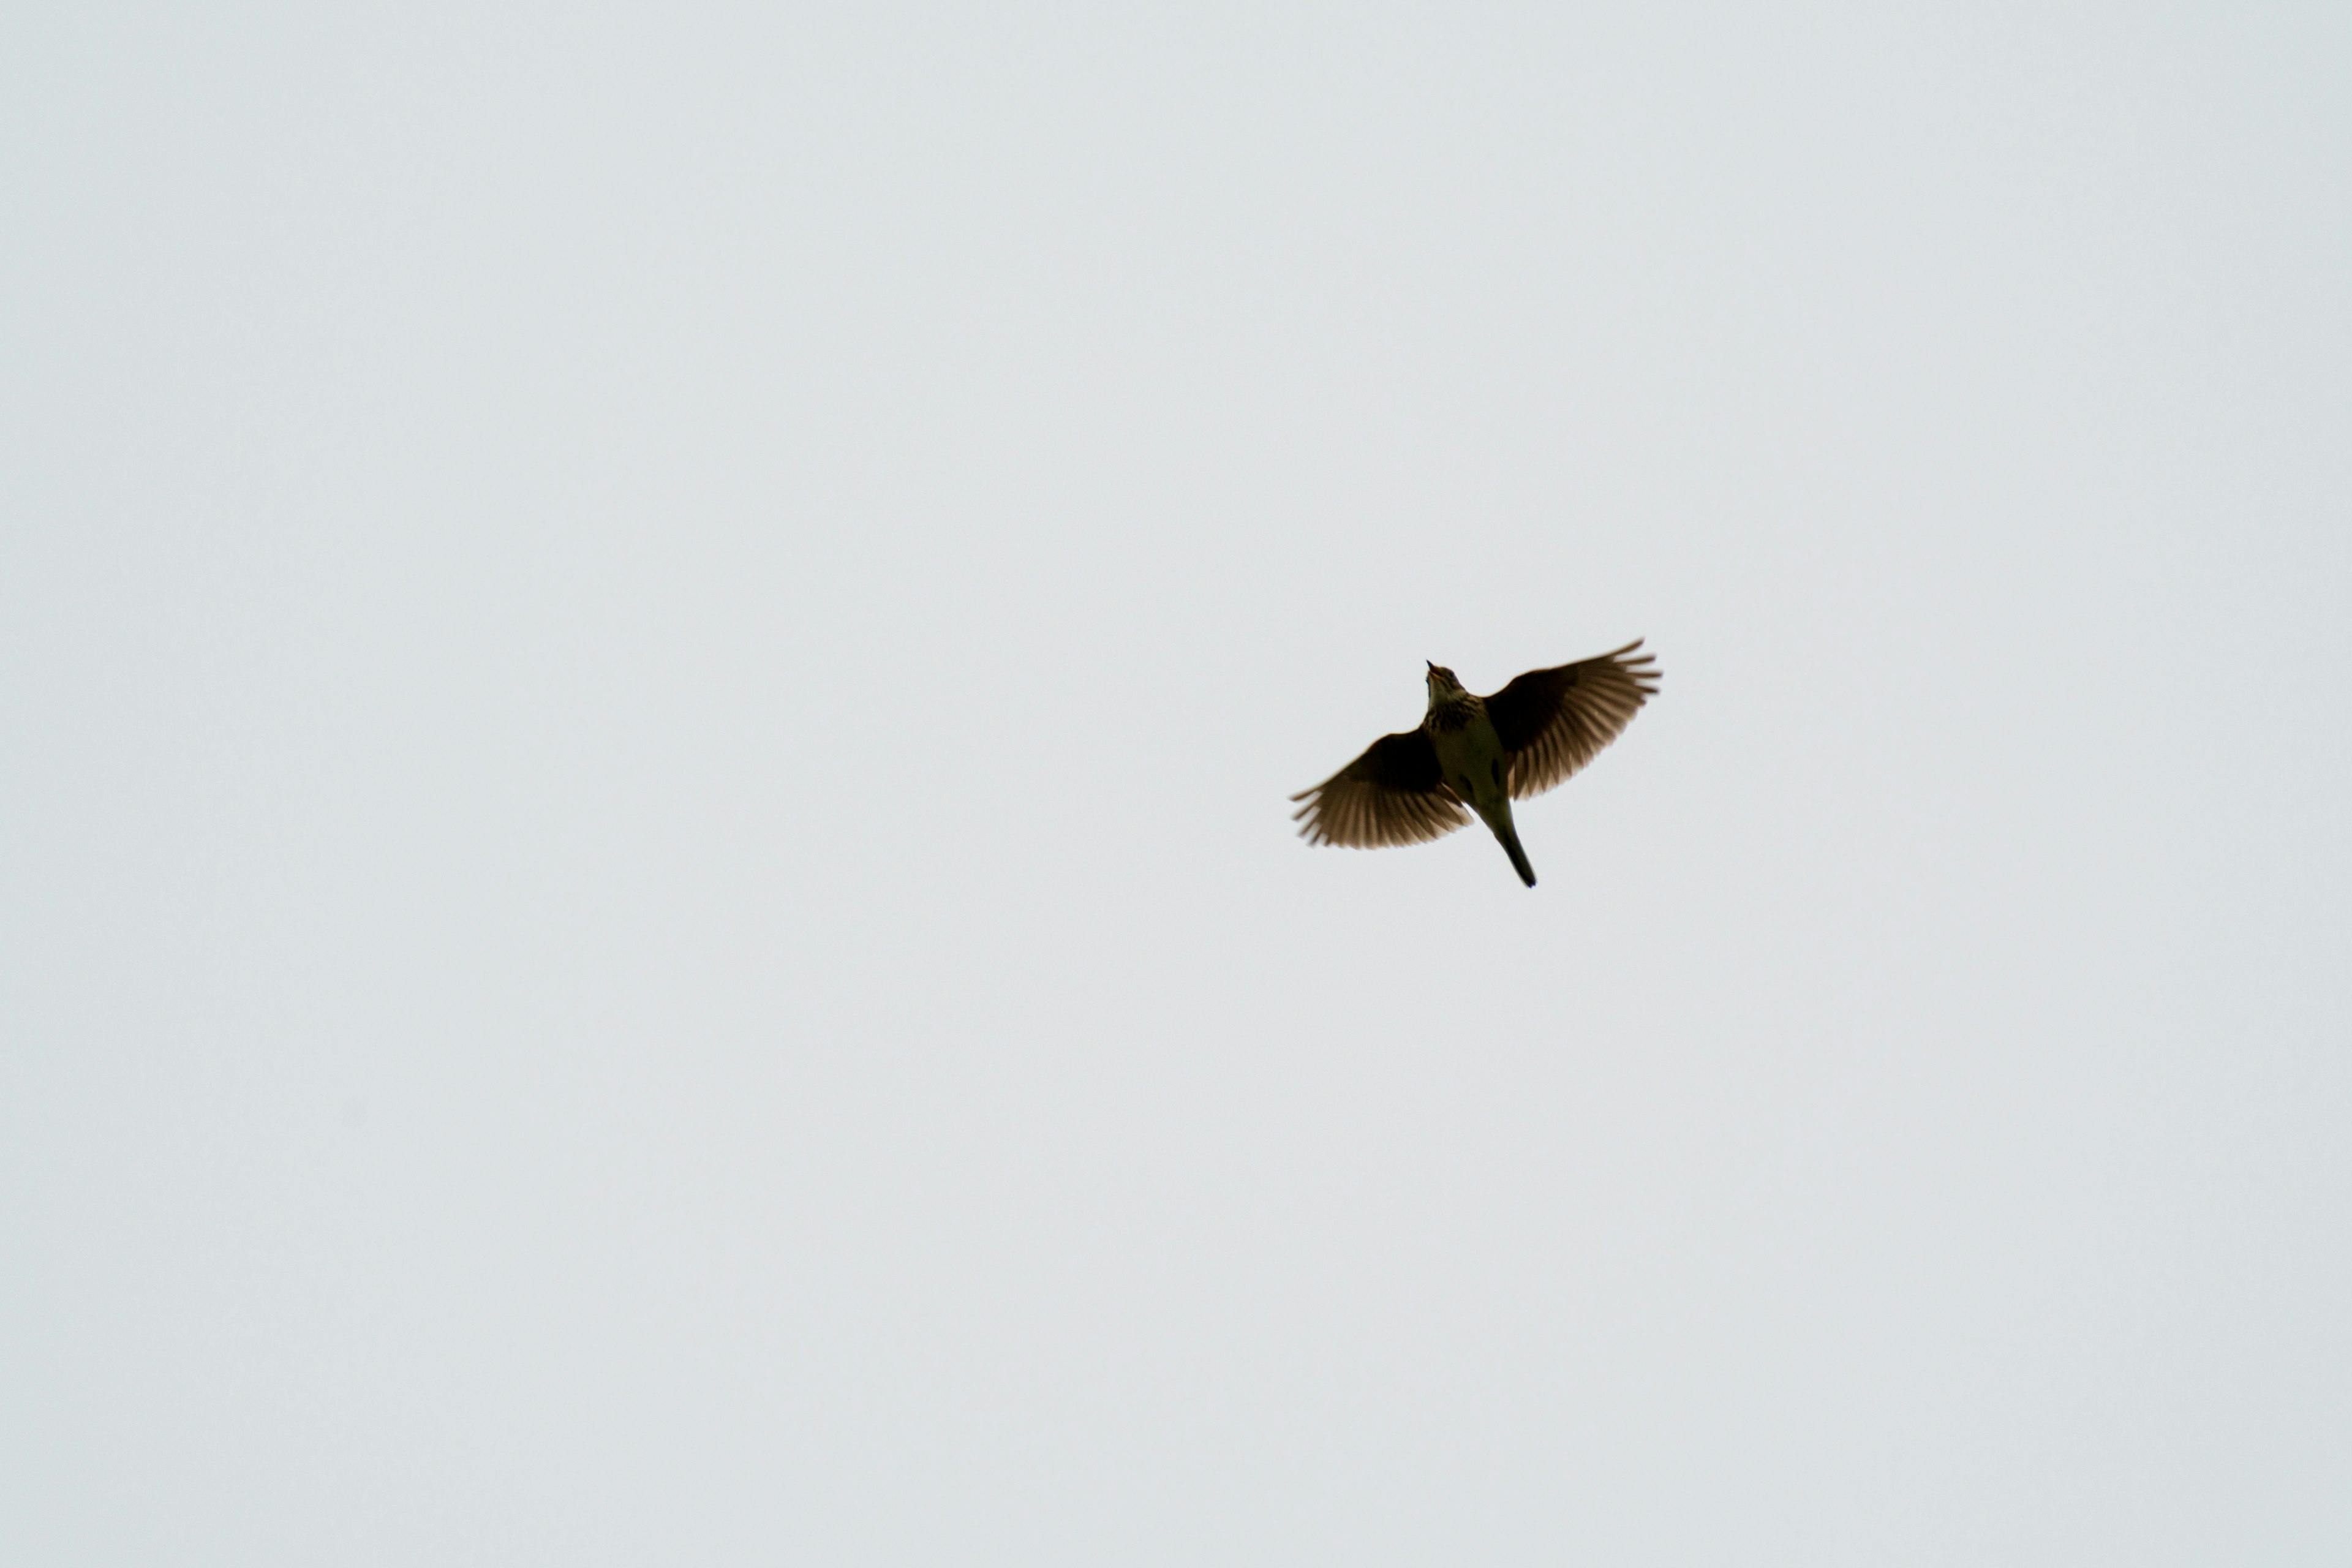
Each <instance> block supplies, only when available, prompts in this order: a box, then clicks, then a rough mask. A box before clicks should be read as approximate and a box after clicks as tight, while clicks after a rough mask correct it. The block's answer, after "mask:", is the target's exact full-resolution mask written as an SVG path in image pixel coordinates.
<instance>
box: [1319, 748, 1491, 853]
mask: <svg viewBox="0 0 2352 1568" xmlns="http://www.w3.org/2000/svg"><path fill="white" fill-rule="evenodd" d="M1290 798H1291V799H1293V800H1303V801H1305V802H1306V803H1307V804H1306V805H1302V806H1300V807H1299V808H1298V809H1297V811H1295V812H1293V813H1291V816H1292V818H1293V819H1294V820H1296V821H1298V822H1300V823H1302V824H1304V826H1301V827H1300V828H1299V830H1298V831H1299V833H1300V834H1301V835H1303V836H1304V837H1306V839H1307V842H1308V843H1309V844H1340V845H1345V846H1346V847H1349V848H1350V849H1377V848H1379V847H1381V845H1383V844H1419V843H1422V842H1423V841H1424V840H1427V839H1431V838H1443V837H1445V836H1446V835H1447V834H1449V833H1451V832H1453V831H1454V829H1455V828H1457V827H1459V826H1462V825H1463V824H1464V823H1465V822H1467V821H1469V820H1470V814H1469V813H1468V812H1466V811H1464V810H1463V809H1462V807H1461V806H1460V805H1457V804H1456V803H1455V801H1454V792H1453V791H1452V790H1449V789H1447V788H1446V787H1445V785H1444V781H1443V780H1442V779H1441V778H1440V776H1439V774H1438V771H1437V752H1436V751H1435V750H1434V749H1433V748H1432V747H1431V745H1430V743H1429V737H1428V736H1427V735H1424V734H1423V733H1422V732H1421V731H1418V730H1407V731H1405V732H1404V733H1403V734H1402V735H1383V736H1381V738H1380V739H1379V740H1377V741H1374V742H1372V743H1371V744H1370V746H1368V747H1366V748H1365V750H1364V754H1363V755H1362V756H1360V757H1358V758H1357V759H1356V760H1355V761H1354V762H1352V763H1349V764H1348V765H1347V766H1346V767H1344V768H1341V769H1340V770H1339V772H1338V773H1333V774H1332V775H1331V776H1330V777H1329V778H1328V779H1325V780H1324V781H1323V782H1322V783H1321V784H1317V785H1316V786H1315V787H1314V788H1313V789H1303V790H1300V791H1299V792H1298V793H1297V795H1292V796H1291V797H1290Z"/></svg>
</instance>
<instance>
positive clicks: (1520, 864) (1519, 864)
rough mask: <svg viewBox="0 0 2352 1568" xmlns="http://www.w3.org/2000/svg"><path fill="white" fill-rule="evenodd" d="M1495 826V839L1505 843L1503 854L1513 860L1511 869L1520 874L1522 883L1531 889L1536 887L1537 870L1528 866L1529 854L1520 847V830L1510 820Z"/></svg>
mask: <svg viewBox="0 0 2352 1568" xmlns="http://www.w3.org/2000/svg"><path fill="white" fill-rule="evenodd" d="M1493 826H1494V829H1495V837H1497V838H1499V839H1501V840H1502V841H1503V853H1504V854H1506V855H1508V856H1509V857H1510V858H1511V869H1512V870H1514V871H1517V873H1518V874H1519V880H1520V881H1522V882H1525V883H1526V884H1527V885H1528V887H1530V888H1532V887H1534V886H1535V885H1536V868H1534V867H1533V866H1530V865H1528V852H1527V851H1526V850H1524V849H1522V848H1520V847H1519V830H1518V829H1517V827H1516V826H1512V824H1511V822H1510V821H1509V819H1508V818H1506V819H1505V820H1503V821H1501V822H1497V823H1496V824H1494V825H1493Z"/></svg>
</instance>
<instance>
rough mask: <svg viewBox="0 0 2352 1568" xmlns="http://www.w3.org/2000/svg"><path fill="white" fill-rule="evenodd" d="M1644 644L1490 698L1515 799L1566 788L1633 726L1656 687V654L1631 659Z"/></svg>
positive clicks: (1531, 675) (1543, 672)
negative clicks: (1569, 781)
mask: <svg viewBox="0 0 2352 1568" xmlns="http://www.w3.org/2000/svg"><path fill="white" fill-rule="evenodd" d="M1641 646H1642V639H1640V638H1639V637H1636V638H1634V639H1633V641H1632V642H1629V643H1627V644H1626V645H1625V646H1624V647H1621V648H1619V649H1618V650H1617V651H1616V652H1614V653H1604V654H1602V655H1601V657H1600V658H1587V659H1580V660H1579V661H1578V662H1576V663H1574V664H1563V665H1560V666H1559V668H1554V669H1531V670H1529V671H1528V672H1527V674H1525V675H1522V676H1520V677H1519V678H1518V679H1517V680H1514V681H1512V682H1511V683H1510V684H1509V685H1508V686H1506V687H1505V688H1503V689H1501V690H1500V691H1497V692H1496V693H1495V695H1494V696H1492V697H1489V698H1488V699H1486V716H1487V717H1488V718H1490V719H1492V720H1493V721H1495V733H1496V735H1498V736H1500V737H1501V738H1502V742H1503V753H1504V755H1505V756H1506V757H1507V758H1508V759H1509V764H1508V765H1509V767H1510V790H1511V798H1512V799H1513V800H1524V799H1526V798H1527V797H1528V795H1541V794H1542V793H1543V792H1544V791H1546V790H1548V789H1550V788H1551V787H1552V786H1553V785H1555V784H1565V783H1566V782H1567V781H1568V778H1569V776H1570V774H1571V773H1575V772H1576V771H1577V770H1578V769H1579V768H1581V767H1582V766H1584V764H1585V763H1589V762H1591V760H1592V759H1593V758H1594V757H1596V756H1598V755H1599V754H1600V752H1601V747H1603V746H1605V745H1607V744H1608V743H1609V742H1612V741H1613V740H1615V739H1616V738H1617V737H1618V736H1619V735H1620V734H1621V733H1622V732H1623V731H1624V729H1625V726H1626V725H1628V724H1630V723H1632V722H1633V715H1634V714H1635V713H1637V712H1639V711H1640V710H1641V707H1642V704H1643V703H1644V702H1646V701H1648V700H1650V698H1651V696H1652V694H1654V692H1655V691H1656V690H1657V689H1658V679H1659V671H1658V669H1657V668H1656V656H1655V655H1653V654H1646V653H1645V654H1643V655H1640V656H1639V657H1638V658H1628V657H1626V656H1627V655H1629V654H1632V653H1633V650H1634V649H1635V648H1637V647H1641ZM1391 738H1393V737H1391Z"/></svg>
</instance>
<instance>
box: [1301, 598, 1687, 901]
mask: <svg viewBox="0 0 2352 1568" xmlns="http://www.w3.org/2000/svg"><path fill="white" fill-rule="evenodd" d="M1641 646H1642V643H1641V639H1639V638H1638V637H1637V638H1635V639H1634V640H1633V641H1632V642H1630V643H1627V644H1626V645H1625V646H1624V647H1621V648H1619V649H1617V650H1616V651H1615V652H1614V653H1606V654H1602V655H1601V656H1600V657H1599V658H1588V659H1582V660H1580V661H1579V662H1577V663H1575V664H1563V665H1560V666H1559V667H1557V668H1552V669H1531V670H1529V671H1528V673H1527V674H1525V675H1522V676H1520V677H1519V678H1518V679H1517V680H1514V681H1512V682H1511V683H1510V684H1509V685H1508V686H1506V687H1504V688H1503V689H1501V690H1500V691H1497V692H1496V693H1495V694H1494V695H1493V696H1492V697H1487V698H1478V697H1473V696H1472V695H1470V693H1468V692H1467V691H1465V690H1464V689H1462V686H1461V683H1460V682H1459V681H1457V680H1455V679H1454V672H1453V671H1452V670H1450V669H1446V668H1443V667H1441V666H1438V665H1434V664H1433V665H1431V666H1430V667H1429V675H1428V682H1429V711H1428V713H1427V714H1426V715H1425V716H1424V717H1423V720H1422V721H1421V725H1420V727H1419V728H1418V729H1413V730H1407V731H1404V732H1403V733H1402V734H1397V735H1383V736H1381V738H1380V739H1379V740H1377V741H1375V742H1372V743H1371V745H1370V747H1368V748H1367V749H1366V750H1365V752H1364V754H1363V755H1362V756H1360V757H1358V758H1357V759H1356V760H1355V761H1354V762H1352V763H1349V764H1348V765H1347V766H1346V767H1344V768H1341V769H1340V770H1339V772H1338V773H1333V774H1332V775H1331V776H1330V777H1329V778H1328V779H1325V780H1324V781H1323V782H1322V783H1321V784H1317V785H1316V786H1315V787H1314V788H1313V789H1307V790H1301V791H1299V792H1298V794H1297V795H1292V796H1291V797H1290V798H1291V799H1293V800H1297V801H1304V802H1305V803H1306V804H1305V805H1301V806H1300V807H1299V808H1298V810H1297V812H1296V813H1295V814H1294V816H1295V817H1296V818H1297V821H1298V822H1299V824H1300V826H1299V833H1300V835H1301V836H1302V837H1305V838H1306V839H1307V842H1308V843H1310V844H1338V845H1344V846H1346V847H1349V848H1357V849H1370V848H1377V847H1381V846H1383V845H1390V844H1421V843H1425V842H1426V841H1428V840H1429V839H1432V838H1442V837H1444V836H1445V835H1446V834H1449V833H1451V832H1453V831H1454V829H1455V828H1457V827H1460V826H1463V825H1464V824H1465V823H1467V822H1468V821H1469V820H1470V812H1471V811H1475V812H1476V813H1477V814H1478V816H1480V818H1481V819H1483V820H1484V821H1485V822H1486V826H1488V827H1489V828H1490V829H1492V830H1493V832H1494V835H1495V837H1496V839H1497V840H1498V841H1499V842H1500V843H1501V844H1502V846H1503V849H1504V852H1505V853H1507V854H1508V855H1509V856H1510V858H1511V864H1512V866H1513V867H1514V868H1516V869H1517V871H1518V873H1519V877H1520V879H1521V880H1523V881H1524V882H1526V883H1527V885H1528V887H1530V888H1532V887H1534V886H1535V882H1536V874H1535V870H1534V868H1532V867H1530V866H1529V865H1528V859H1527V856H1526V854H1525V852H1524V851H1523V850H1521V849H1520V847H1519V842H1518V833H1517V827H1516V826H1514V825H1513V823H1512V820H1511V802H1512V801H1514V800H1525V799H1526V798H1527V797H1528V796H1529V795H1541V794H1542V793H1543V792H1544V791H1546V790H1548V789H1550V788H1552V787H1553V786H1555V785H1557V784H1564V783H1566V782H1567V780H1568V779H1569V777H1570V775H1571V774H1573V773H1576V772H1577V770H1579V769H1580V768H1581V767H1583V766H1584V764H1585V763H1589V762H1591V760H1592V759H1593V758H1594V757H1595V756H1597V755H1599V754H1600V752H1601V747H1603V746H1606V745H1607V744H1608V743H1609V742H1612V741H1613V740H1615V739H1616V738H1617V737H1618V735H1619V734H1621V733H1622V731H1624V728H1625V726H1626V725H1628V724H1630V723H1632V722H1633V715H1634V714H1635V713H1636V712H1638V711H1640V710H1641V707H1642V704H1643V703H1644V702H1646V701H1648V700H1649V699H1650V698H1651V696H1652V695H1653V694H1654V693H1655V691H1656V690H1657V682H1658V679H1659V671H1658V670H1657V668H1656V660H1655V658H1654V656H1653V655H1650V654H1641V655H1638V656H1633V650H1634V649H1635V648H1638V647H1641ZM1629 656H1633V657H1629ZM1465 806H1466V807H1468V808H1469V810H1465V809H1464V807H1465Z"/></svg>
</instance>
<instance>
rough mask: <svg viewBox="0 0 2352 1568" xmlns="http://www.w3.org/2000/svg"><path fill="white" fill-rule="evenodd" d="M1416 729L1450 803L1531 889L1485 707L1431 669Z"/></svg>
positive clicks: (1499, 747) (1497, 739) (1498, 741)
mask: <svg viewBox="0 0 2352 1568" xmlns="http://www.w3.org/2000/svg"><path fill="white" fill-rule="evenodd" d="M1440 677H1443V678H1444V679H1442V680H1441V679H1439V678H1440ZM1421 727H1422V729H1423V731H1425V732H1426V733H1427V734H1428V736H1429V744H1430V749H1431V750H1432V751H1433V752H1436V754H1437V776H1438V777H1439V778H1440V779H1442V780H1444V784H1445V787H1446V788H1448V789H1450V790H1452V791H1453V792H1454V798H1455V799H1456V800H1459V801H1460V802H1462V804H1463V805H1467V806H1468V807H1469V808H1470V809H1471V810H1473V811H1475V812H1476V813H1477V814H1478V820H1479V821H1481V822H1483V823H1485V824H1486V826H1487V827H1488V828H1489V829H1490V830H1491V831H1492V832H1493V833H1494V835H1495V837H1496V839H1497V840H1499V841H1500V842H1501V844H1502V846H1503V852H1504V853H1505V854H1507V855H1508V856H1509V857H1510V858H1511V868H1512V869H1513V870H1515V871H1517V873H1518V874H1519V879H1520V880H1521V881H1523V882H1525V883H1526V884H1527V885H1528V887H1530V888H1532V887H1534V886H1535V885H1536V872H1535V868H1534V867H1532V866H1530V865H1528V852H1527V851H1526V850H1525V849H1522V848H1520V847H1519V830H1518V828H1517V826H1516V825H1515V824H1513V822H1512V821H1511V790H1510V783H1509V777H1508V768H1509V759H1508V757H1507V754H1506V753H1505V752H1504V749H1503V738H1502V736H1500V735H1498V734H1496V731H1495V721H1494V720H1493V719H1491V718H1489V717H1488V716H1487V713H1486V702H1485V701H1484V700H1481V699H1479V698H1476V697H1473V696H1471V695H1470V693H1468V692H1467V691H1465V690H1463V689H1462V687H1461V685H1460V684H1459V683H1458V682H1456V681H1455V680H1454V672H1453V671H1452V670H1450V669H1445V668H1442V667H1440V666H1437V665H1432V666H1430V680H1429V713H1428V715H1427V717H1425V718H1423V720H1422V721H1421Z"/></svg>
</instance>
